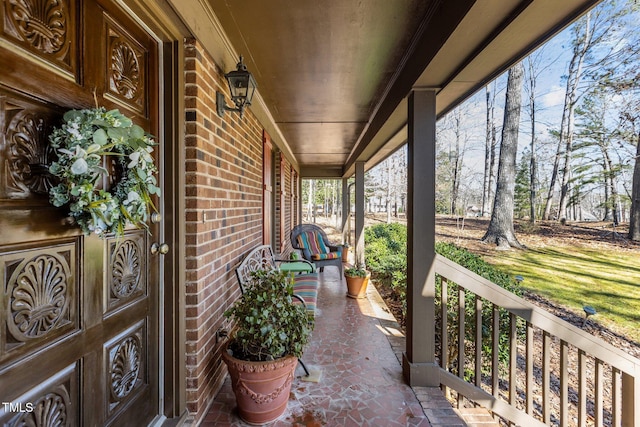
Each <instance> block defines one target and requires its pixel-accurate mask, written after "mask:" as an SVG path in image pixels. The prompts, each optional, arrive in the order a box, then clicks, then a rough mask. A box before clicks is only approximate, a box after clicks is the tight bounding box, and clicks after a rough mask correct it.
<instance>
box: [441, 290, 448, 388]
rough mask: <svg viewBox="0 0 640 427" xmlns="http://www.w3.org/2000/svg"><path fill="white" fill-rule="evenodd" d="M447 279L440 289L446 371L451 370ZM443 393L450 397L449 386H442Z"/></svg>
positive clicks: (442, 344)
mask: <svg viewBox="0 0 640 427" xmlns="http://www.w3.org/2000/svg"><path fill="white" fill-rule="evenodd" d="M447 287H448V286H447V279H445V278H444V277H443V278H442V286H441V287H440V317H441V319H442V321H441V326H440V342H441V349H440V354H441V358H440V367H441V368H442V369H444V370H445V371H448V370H449V326H448V317H449V316H448V312H447V304H448V296H447V295H448V292H447ZM442 392H443V393H444V395H445V396H446V397H449V393H450V390H449V388H448V387H447V386H445V385H442Z"/></svg>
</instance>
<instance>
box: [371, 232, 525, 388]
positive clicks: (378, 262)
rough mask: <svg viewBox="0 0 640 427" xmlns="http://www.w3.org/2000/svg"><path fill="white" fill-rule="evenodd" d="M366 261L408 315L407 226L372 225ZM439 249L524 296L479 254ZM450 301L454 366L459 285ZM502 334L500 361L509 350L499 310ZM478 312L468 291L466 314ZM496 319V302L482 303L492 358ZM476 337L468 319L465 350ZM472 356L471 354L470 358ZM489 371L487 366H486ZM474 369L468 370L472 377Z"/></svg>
mask: <svg viewBox="0 0 640 427" xmlns="http://www.w3.org/2000/svg"><path fill="white" fill-rule="evenodd" d="M365 247H366V252H365V262H366V264H367V268H368V269H369V270H370V271H371V273H372V277H373V278H375V279H376V281H377V282H379V283H381V284H382V285H383V286H390V287H391V289H392V290H393V292H394V294H395V295H396V297H397V298H398V299H399V300H400V301H401V302H402V307H403V315H404V314H406V283H407V256H406V251H407V227H406V226H405V225H403V224H397V223H396V224H377V225H374V226H372V227H369V228H367V229H366V231H365ZM435 249H436V252H437V253H439V254H440V255H442V256H444V257H446V258H448V259H450V260H452V261H454V262H456V263H458V264H460V265H461V266H463V267H465V268H467V269H469V270H471V271H473V272H474V273H476V274H478V275H479V276H482V277H484V278H485V279H487V280H489V281H491V282H493V283H495V284H497V285H498V286H501V287H503V288H505V289H506V290H508V291H510V292H513V293H515V294H516V295H522V290H521V288H520V287H519V286H518V283H517V282H516V281H515V280H513V279H512V278H511V277H510V276H509V275H508V274H506V273H504V272H501V271H500V270H498V269H497V268H496V267H494V266H492V265H491V264H489V263H487V262H486V261H485V260H483V259H482V257H480V256H479V255H476V254H474V253H472V252H470V251H468V250H467V249H464V248H460V247H458V246H456V245H454V244H452V243H446V242H436V247H435ZM448 286H449V287H448V293H447V294H448V300H447V313H448V314H447V316H448V320H447V329H448V331H447V335H448V336H449V345H450V348H449V352H448V354H449V357H448V359H449V360H448V361H447V363H448V365H449V366H451V365H454V366H455V363H456V358H457V341H458V337H457V328H458V314H457V309H458V292H457V286H456V285H455V284H453V283H449V285H448ZM441 288H442V277H440V276H436V295H437V297H436V322H437V323H436V324H437V325H440V323H441V322H440V313H441V306H440V304H441V300H440V294H441V291H440V290H441ZM498 313H499V322H500V335H499V341H500V342H499V345H498V351H499V353H500V354H499V360H500V361H502V362H504V361H506V360H507V358H508V350H509V343H508V341H509V333H508V331H509V313H508V312H507V311H506V310H503V309H500V310H498ZM474 315H475V295H473V294H471V293H469V292H465V316H466V318H467V319H473V316H474ZM492 318H493V305H492V304H489V303H487V302H486V301H484V302H483V309H482V350H483V354H484V355H485V356H487V355H488V356H487V357H488V359H489V360H490V355H491V339H492V338H491V333H490V331H491V328H492ZM474 339H475V326H474V322H472V321H470V320H467V322H466V324H465V341H466V342H467V343H471V344H468V345H467V348H466V350H465V351H466V352H469V356H471V352H473V350H474V346H473V342H474ZM471 359H472V357H471ZM467 360H470V357H467ZM483 368H484V370H485V371H486V369H487V368H489V367H488V366H484V367H483ZM470 375H471V372H466V373H465V376H466V377H469V376H470Z"/></svg>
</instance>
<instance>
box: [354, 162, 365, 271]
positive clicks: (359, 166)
mask: <svg viewBox="0 0 640 427" xmlns="http://www.w3.org/2000/svg"><path fill="white" fill-rule="evenodd" d="M364 205H365V201H364V162H362V161H358V162H356V230H355V231H356V236H355V237H356V244H355V247H356V248H355V251H356V252H355V257H354V262H355V265H364Z"/></svg>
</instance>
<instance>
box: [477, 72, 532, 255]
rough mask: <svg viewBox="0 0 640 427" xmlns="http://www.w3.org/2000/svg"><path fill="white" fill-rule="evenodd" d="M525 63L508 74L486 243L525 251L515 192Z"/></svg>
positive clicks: (484, 241) (483, 239)
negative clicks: (517, 230) (517, 222)
mask: <svg viewBox="0 0 640 427" xmlns="http://www.w3.org/2000/svg"><path fill="white" fill-rule="evenodd" d="M523 75H524V67H523V65H522V63H518V64H517V65H514V66H513V67H512V68H511V69H510V70H509V77H508V79H507V96H506V102H505V108H504V125H503V128H502V144H501V145H500V159H499V161H498V178H497V187H496V197H495V202H494V204H493V212H492V213H491V221H490V222H489V228H488V229H487V232H486V234H485V235H484V237H483V238H482V242H483V243H494V244H496V245H497V246H498V248H501V249H509V248H510V247H512V246H513V247H517V248H522V247H523V246H522V245H521V244H520V242H518V239H517V238H516V235H515V232H514V229H513V208H514V190H515V182H516V154H517V151H518V127H519V125H520V109H521V106H522V82H523Z"/></svg>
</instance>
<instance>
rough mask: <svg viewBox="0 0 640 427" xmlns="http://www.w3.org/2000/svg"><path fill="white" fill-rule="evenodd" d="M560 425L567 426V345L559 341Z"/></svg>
mask: <svg viewBox="0 0 640 427" xmlns="http://www.w3.org/2000/svg"><path fill="white" fill-rule="evenodd" d="M560 425H561V426H568V425H569V345H568V344H567V342H566V341H564V340H561V341H560Z"/></svg>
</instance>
